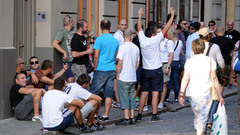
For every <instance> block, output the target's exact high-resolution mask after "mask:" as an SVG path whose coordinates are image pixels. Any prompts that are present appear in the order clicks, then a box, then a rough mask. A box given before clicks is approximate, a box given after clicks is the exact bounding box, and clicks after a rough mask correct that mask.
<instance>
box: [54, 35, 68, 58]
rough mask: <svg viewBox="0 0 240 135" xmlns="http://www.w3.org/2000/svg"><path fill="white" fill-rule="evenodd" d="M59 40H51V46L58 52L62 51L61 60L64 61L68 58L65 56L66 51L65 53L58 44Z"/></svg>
mask: <svg viewBox="0 0 240 135" xmlns="http://www.w3.org/2000/svg"><path fill="white" fill-rule="evenodd" d="M59 43H60V42H59V41H58V40H56V39H55V40H53V42H52V47H54V48H55V49H56V50H57V51H59V52H60V53H62V54H63V60H64V61H67V59H68V56H67V53H66V51H65V50H63V49H62V47H60V45H59Z"/></svg>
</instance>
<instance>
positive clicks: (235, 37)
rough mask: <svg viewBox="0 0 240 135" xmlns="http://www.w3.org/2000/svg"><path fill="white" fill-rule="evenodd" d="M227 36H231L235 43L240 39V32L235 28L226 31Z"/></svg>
mask: <svg viewBox="0 0 240 135" xmlns="http://www.w3.org/2000/svg"><path fill="white" fill-rule="evenodd" d="M225 37H229V38H230V39H232V41H233V43H234V44H236V42H237V41H238V40H240V33H239V32H238V31H236V30H233V31H232V32H228V31H225Z"/></svg>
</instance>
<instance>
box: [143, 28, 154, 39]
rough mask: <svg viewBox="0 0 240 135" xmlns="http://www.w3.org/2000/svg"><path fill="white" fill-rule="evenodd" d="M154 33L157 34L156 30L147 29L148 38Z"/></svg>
mask: <svg viewBox="0 0 240 135" xmlns="http://www.w3.org/2000/svg"><path fill="white" fill-rule="evenodd" d="M153 33H156V31H155V30H154V28H147V29H146V32H145V35H146V37H149V38H150V37H151V36H152V34H153Z"/></svg>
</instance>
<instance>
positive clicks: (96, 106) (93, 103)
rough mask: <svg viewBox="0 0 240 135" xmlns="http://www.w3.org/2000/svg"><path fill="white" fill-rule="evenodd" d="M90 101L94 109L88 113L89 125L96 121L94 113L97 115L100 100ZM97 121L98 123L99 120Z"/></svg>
mask: <svg viewBox="0 0 240 135" xmlns="http://www.w3.org/2000/svg"><path fill="white" fill-rule="evenodd" d="M89 102H90V103H91V104H92V106H93V108H94V110H93V111H92V112H91V113H90V114H89V115H88V120H87V125H88V126H90V125H91V124H92V123H94V122H93V121H94V120H95V119H94V115H95V113H96V110H97V108H98V102H97V101H96V100H90V101H89ZM95 123H97V122H96V121H95Z"/></svg>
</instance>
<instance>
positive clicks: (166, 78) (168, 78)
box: [162, 64, 171, 83]
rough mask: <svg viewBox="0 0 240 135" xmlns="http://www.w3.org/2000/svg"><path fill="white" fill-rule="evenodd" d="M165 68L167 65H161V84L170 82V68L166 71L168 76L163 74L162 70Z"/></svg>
mask: <svg viewBox="0 0 240 135" xmlns="http://www.w3.org/2000/svg"><path fill="white" fill-rule="evenodd" d="M166 68H167V64H163V66H162V70H163V83H168V82H169V80H170V75H171V67H170V68H169V70H168V74H165V73H164V70H165V69H166Z"/></svg>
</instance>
